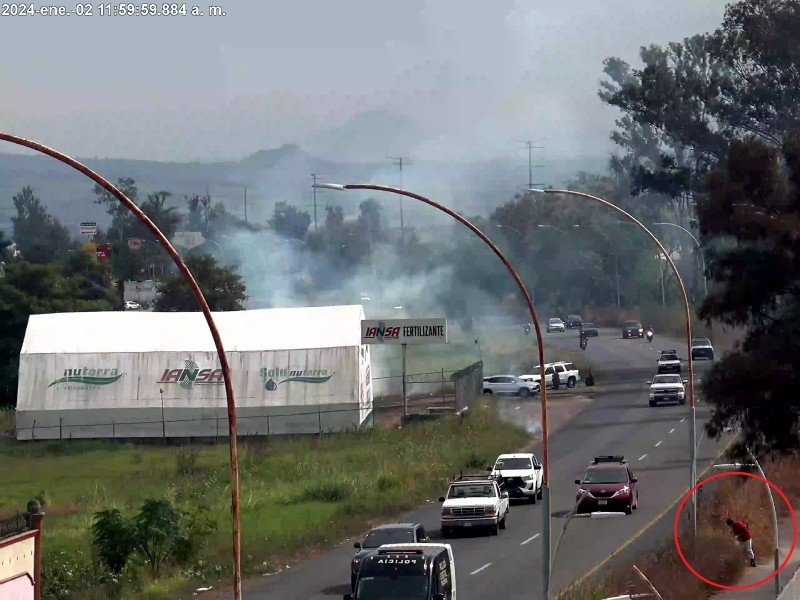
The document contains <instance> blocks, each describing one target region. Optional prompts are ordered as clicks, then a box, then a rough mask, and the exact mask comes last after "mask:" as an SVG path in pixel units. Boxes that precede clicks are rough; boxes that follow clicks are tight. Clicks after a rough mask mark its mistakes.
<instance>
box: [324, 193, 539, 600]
mask: <svg viewBox="0 0 800 600" xmlns="http://www.w3.org/2000/svg"><path fill="white" fill-rule="evenodd" d="M314 187H317V188H322V189H328V190H338V191H346V190H373V191H378V192H388V193H390V194H397V195H400V196H405V197H407V198H413V199H414V200H418V201H419V202H423V203H425V204H427V205H428V206H432V207H433V208H435V209H437V210H440V211H441V212H443V213H445V214H447V215H449V216H450V217H452V218H453V219H455V220H456V221H458V222H459V223H461V224H462V225H464V226H465V227H467V228H468V229H469V230H470V231H472V233H474V234H475V235H477V236H478V237H479V238H480V239H481V240H482V241H483V243H484V244H486V245H487V246H489V248H490V249H491V250H492V252H494V253H495V255H497V257H498V258H499V259H500V261H501V262H502V263H503V265H504V266H505V267H506V269H508V271H509V273H510V274H511V277H513V279H514V282H515V283H516V284H517V287H518V288H519V290H520V292H521V293H522V296H523V297H524V298H525V304H526V305H527V308H528V312H529V313H530V315H531V319H532V320H533V325H534V327H535V328H536V342H537V345H538V351H539V357H538V358H539V369H540V371H541V372H542V373H544V364H545V362H544V345H543V343H542V328H541V327H540V325H539V317H538V316H537V314H536V309H535V308H534V306H533V301H532V300H531V297H530V294H529V293H528V290H527V289H526V287H525V284H524V283H523V281H522V278H521V277H520V276H519V273H517V271H516V270H515V269H514V267H513V266H512V265H511V263H510V262H509V260H508V258H506V256H505V255H504V254H503V253H502V252H501V250H500V249H499V248H498V247H497V246H496V245H495V244H494V243H493V242H492V240H490V239H489V237H487V235H486V234H485V233H483V231H481V230H480V229H479V228H478V227H476V226H475V225H474V224H472V222H470V221H469V220H468V219H466V218H465V217H463V216H461V215H460V214H458V213H457V212H455V211H453V210H451V209H449V208H447V207H446V206H444V205H442V204H439V203H438V202H436V201H434V200H431V199H430V198H426V197H425V196H421V195H419V194H415V193H413V192H409V191H406V190H403V189H401V188H395V187H389V186H385V185H374V184H345V185H342V184H336V183H319V184H315V186H314ZM541 402H542V416H541V419H542V521H543V523H542V549H543V552H544V561H543V580H544V581H543V586H544V595H545V598H546V599H547V600H549V599H550V566H551V544H550V535H551V531H550V468H549V445H548V436H547V432H548V428H547V386H542V391H541Z"/></svg>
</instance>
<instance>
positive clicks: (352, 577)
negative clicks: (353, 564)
mask: <svg viewBox="0 0 800 600" xmlns="http://www.w3.org/2000/svg"><path fill="white" fill-rule="evenodd" d="M350 589H351V590H355V589H356V576H355V575H350Z"/></svg>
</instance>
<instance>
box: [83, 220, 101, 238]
mask: <svg viewBox="0 0 800 600" xmlns="http://www.w3.org/2000/svg"><path fill="white" fill-rule="evenodd" d="M81 234H82V235H97V223H95V222H94V221H86V222H83V223H81Z"/></svg>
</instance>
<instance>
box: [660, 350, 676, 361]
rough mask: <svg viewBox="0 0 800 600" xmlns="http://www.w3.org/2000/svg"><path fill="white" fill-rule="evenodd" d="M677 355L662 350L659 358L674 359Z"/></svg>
mask: <svg viewBox="0 0 800 600" xmlns="http://www.w3.org/2000/svg"><path fill="white" fill-rule="evenodd" d="M677 357H678V355H677V354H675V353H674V352H662V353H661V358H663V359H664V360H675V359H676V358H677Z"/></svg>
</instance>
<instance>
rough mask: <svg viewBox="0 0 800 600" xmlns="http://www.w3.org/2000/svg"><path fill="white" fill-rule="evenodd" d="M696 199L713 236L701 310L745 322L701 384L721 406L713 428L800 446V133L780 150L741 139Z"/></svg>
mask: <svg viewBox="0 0 800 600" xmlns="http://www.w3.org/2000/svg"><path fill="white" fill-rule="evenodd" d="M708 189H709V196H708V198H707V199H706V200H704V201H703V202H702V203H701V204H700V205H699V206H698V217H699V221H700V228H701V232H702V234H703V235H704V236H707V237H709V238H712V239H713V240H714V241H715V244H714V252H715V256H714V259H713V261H712V269H711V270H712V275H713V278H714V280H715V282H716V283H717V285H716V286H715V288H714V289H713V291H712V293H711V294H710V295H709V297H708V299H707V300H706V301H705V302H704V303H703V306H702V308H701V312H700V314H701V316H702V317H703V318H705V319H717V320H720V321H722V322H723V323H726V324H729V325H744V326H747V328H748V330H747V335H746V337H745V339H744V341H743V342H742V344H741V346H740V347H739V348H737V349H736V350H735V351H733V352H731V353H729V354H728V355H726V356H725V357H724V358H723V359H722V360H721V361H719V362H718V363H717V364H716V365H715V366H714V368H713V369H712V371H711V372H710V374H709V375H708V377H707V378H706V379H705V380H704V382H703V392H704V396H705V398H706V400H707V401H708V402H709V403H711V404H712V405H713V407H714V410H713V413H712V417H711V420H710V422H709V423H708V425H707V430H708V433H709V434H710V435H720V434H721V432H722V431H723V429H724V428H725V427H727V426H735V425H740V426H742V428H743V433H744V440H745V441H746V442H747V443H750V444H754V443H760V442H763V443H765V444H766V445H768V446H770V447H772V448H778V449H796V448H798V447H800V442H799V441H798V415H800V398H799V397H798V395H797V389H798V385H800V371H798V370H797V365H798V364H800V346H799V345H798V344H797V340H798V339H800V132H798V131H797V130H795V131H793V132H792V133H790V134H787V136H786V137H785V139H784V142H783V145H782V148H781V149H780V150H778V149H776V148H775V147H774V146H772V145H770V144H768V143H767V142H765V141H764V140H763V139H757V138H756V137H750V138H748V139H747V140H745V141H738V140H737V141H734V142H733V143H732V144H731V148H730V152H729V154H728V156H727V158H726V159H725V161H724V162H723V163H722V165H721V167H720V168H719V169H718V170H716V171H715V172H713V173H712V174H711V176H710V177H709V181H708Z"/></svg>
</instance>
